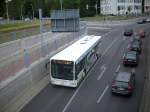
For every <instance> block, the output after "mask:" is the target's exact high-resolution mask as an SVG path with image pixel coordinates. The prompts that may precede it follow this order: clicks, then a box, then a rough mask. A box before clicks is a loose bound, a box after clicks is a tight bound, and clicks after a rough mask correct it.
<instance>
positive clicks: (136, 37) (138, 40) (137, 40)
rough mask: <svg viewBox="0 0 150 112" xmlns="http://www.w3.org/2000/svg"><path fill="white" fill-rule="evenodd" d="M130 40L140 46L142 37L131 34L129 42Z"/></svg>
mask: <svg viewBox="0 0 150 112" xmlns="http://www.w3.org/2000/svg"><path fill="white" fill-rule="evenodd" d="M132 42H138V43H139V45H140V46H141V45H142V39H141V38H140V37H139V36H135V35H134V36H132V38H131V43H132Z"/></svg>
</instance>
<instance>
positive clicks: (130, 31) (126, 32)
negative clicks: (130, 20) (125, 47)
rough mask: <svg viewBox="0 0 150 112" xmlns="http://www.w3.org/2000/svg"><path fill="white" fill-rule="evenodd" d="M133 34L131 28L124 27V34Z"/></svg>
mask: <svg viewBox="0 0 150 112" xmlns="http://www.w3.org/2000/svg"><path fill="white" fill-rule="evenodd" d="M132 35H133V29H126V30H125V31H124V36H132Z"/></svg>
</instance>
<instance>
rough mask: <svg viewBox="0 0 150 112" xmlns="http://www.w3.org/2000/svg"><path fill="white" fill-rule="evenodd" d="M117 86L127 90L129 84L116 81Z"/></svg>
mask: <svg viewBox="0 0 150 112" xmlns="http://www.w3.org/2000/svg"><path fill="white" fill-rule="evenodd" d="M115 86H117V87H123V88H127V87H128V83H127V82H123V81H115Z"/></svg>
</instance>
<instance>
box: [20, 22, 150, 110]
mask: <svg viewBox="0 0 150 112" xmlns="http://www.w3.org/2000/svg"><path fill="white" fill-rule="evenodd" d="M126 27H130V28H133V29H135V31H136V30H137V29H139V28H144V29H145V30H146V31H147V32H148V31H149V28H150V24H141V25H137V24H134V23H133V24H132V25H127V26H119V27H116V28H113V29H111V30H110V31H109V32H105V33H104V34H103V38H102V41H103V43H102V46H101V49H100V50H102V52H103V53H102V57H101V58H100V59H99V60H98V61H97V62H96V64H95V65H94V66H93V68H92V69H91V71H90V72H89V73H88V76H87V77H86V78H85V79H84V80H83V82H82V83H81V84H80V86H79V87H78V88H66V87H59V86H52V85H51V84H49V85H48V86H47V87H45V89H44V90H43V91H41V93H40V94H38V95H37V96H36V97H35V98H34V99H33V100H32V101H31V102H30V103H29V104H27V105H26V106H25V107H24V108H23V109H22V110H21V112H137V111H138V108H139V105H140V101H141V96H142V90H143V86H144V77H145V72H146V66H147V65H146V64H147V63H146V46H147V41H146V38H145V39H143V46H142V54H141V55H140V63H139V66H137V67H136V68H135V71H136V87H135V90H134V93H133V95H132V96H131V97H123V96H120V95H112V94H111V91H110V90H111V81H112V79H113V77H114V75H113V74H114V73H115V71H116V70H120V71H131V68H130V67H124V66H123V65H122V56H123V54H124V50H125V49H126V48H127V45H128V43H129V41H130V37H126V38H124V37H123V36H122V34H123V31H124V29H125V28H126ZM89 30H90V29H89ZM93 31H94V32H92V31H89V34H95V35H102V32H99V31H98V30H97V31H95V30H93Z"/></svg>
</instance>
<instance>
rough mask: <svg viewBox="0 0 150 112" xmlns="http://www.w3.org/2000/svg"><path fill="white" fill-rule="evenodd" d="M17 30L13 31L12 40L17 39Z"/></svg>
mask: <svg viewBox="0 0 150 112" xmlns="http://www.w3.org/2000/svg"><path fill="white" fill-rule="evenodd" d="M16 36H17V35H16V32H11V40H16Z"/></svg>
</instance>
